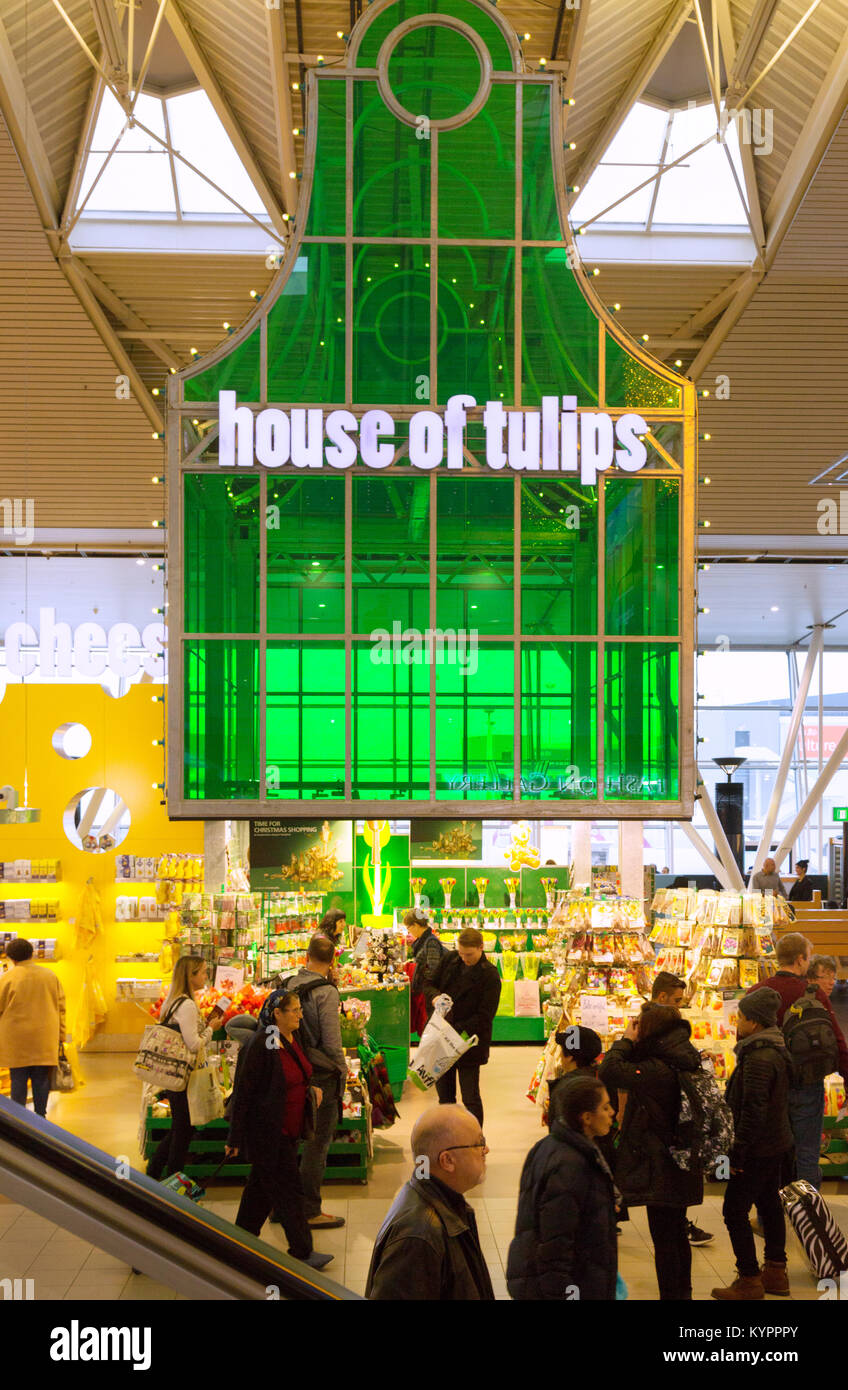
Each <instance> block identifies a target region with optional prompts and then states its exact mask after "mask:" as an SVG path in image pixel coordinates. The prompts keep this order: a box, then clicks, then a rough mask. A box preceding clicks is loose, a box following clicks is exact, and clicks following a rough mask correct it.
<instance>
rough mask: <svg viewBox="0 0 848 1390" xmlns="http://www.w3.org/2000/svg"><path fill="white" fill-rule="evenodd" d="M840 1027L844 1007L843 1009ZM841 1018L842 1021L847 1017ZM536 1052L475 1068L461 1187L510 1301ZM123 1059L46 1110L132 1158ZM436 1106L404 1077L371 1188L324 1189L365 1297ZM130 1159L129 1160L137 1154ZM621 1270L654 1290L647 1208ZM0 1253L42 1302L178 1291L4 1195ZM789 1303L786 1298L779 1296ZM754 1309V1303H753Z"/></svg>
mask: <svg viewBox="0 0 848 1390" xmlns="http://www.w3.org/2000/svg"><path fill="white" fill-rule="evenodd" d="M837 1012H838V1013H839V1015H840V1021H841V1022H842V1024H843V1026H844V1025H845V1018H846V1017H848V1008H844V1009H839V1008H837ZM843 1015H844V1016H845V1017H843ZM537 1060H538V1048H536V1047H532V1046H510V1047H495V1048H493V1050H492V1057H491V1061H490V1063H489V1065H488V1066H487V1067H486V1068H485V1069H484V1070H483V1076H482V1081H481V1092H482V1096H483V1103H484V1106H485V1135H486V1140H487V1142H488V1144H489V1147H490V1153H489V1156H488V1159H487V1162H486V1177H485V1180H484V1182H483V1183H481V1184H480V1186H479V1187H478V1188H476V1189H474V1190H473V1191H471V1192H469V1193H468V1194H467V1198H468V1200H469V1201H470V1203H471V1206H472V1207H473V1208H474V1214H475V1217H476V1220H477V1225H478V1229H479V1233H480V1243H481V1246H482V1249H483V1253H484V1255H485V1257H486V1262H487V1264H488V1267H489V1272H490V1274H491V1278H492V1286H493V1288H494V1292H495V1296H496V1298H498V1299H507V1298H508V1293H507V1288H506V1262H507V1253H508V1250H509V1243H510V1241H511V1239H512V1237H513V1234H514V1231H515V1211H516V1206H517V1200H518V1190H519V1183H520V1179H521V1170H522V1166H523V1164H524V1159H525V1157H526V1155H527V1153H528V1151H529V1150H530V1149H531V1148H532V1146H533V1145H534V1144H535V1143H536V1142H537V1141H538V1140H539V1139H541V1138H542V1137H543V1135H544V1133H545V1132H546V1131H544V1130H543V1129H542V1126H541V1123H540V1116H539V1113H538V1111H537V1109H536V1107H535V1105H533V1104H531V1103H530V1102H529V1101H528V1100H527V1099H526V1091H527V1088H528V1084H529V1081H530V1078H531V1076H532V1073H533V1069H534V1067H535V1065H536V1062H537ZM130 1061H131V1059H130V1058H128V1057H118V1056H103V1057H86V1058H85V1059H84V1061H83V1071H84V1075H85V1082H86V1084H85V1086H84V1087H81V1088H80V1089H79V1090H77V1091H75V1092H73V1093H72V1094H70V1095H66V1096H58V1095H57V1096H54V1097H53V1098H52V1099H51V1101H50V1105H49V1109H48V1117H49V1118H50V1119H51V1120H53V1121H54V1122H55V1123H56V1124H60V1125H62V1126H63V1127H64V1128H66V1129H68V1130H69V1131H70V1132H71V1133H72V1134H75V1135H77V1136H79V1137H80V1138H82V1139H86V1140H87V1141H88V1142H90V1143H93V1144H96V1145H98V1146H99V1147H101V1148H104V1149H105V1150H106V1151H107V1152H110V1153H114V1154H115V1155H116V1156H117V1155H120V1154H134V1153H135V1151H136V1150H135V1145H136V1131H137V1128H138V1094H137V1088H136V1086H135V1084H134V1082H133V1079H132V1077H131V1075H130V1072H129V1064H130ZM435 1104H436V1096H435V1093H434V1092H429V1093H427V1094H422V1093H421V1092H420V1091H418V1090H416V1088H415V1087H413V1086H411V1085H410V1084H409V1083H407V1085H406V1087H405V1089H404V1094H403V1098H402V1100H401V1102H400V1105H399V1109H400V1118H399V1119H398V1120H397V1121H396V1123H395V1124H394V1126H393V1127H392V1128H391V1129H390V1130H387V1131H384V1132H382V1133H380V1132H376V1133H375V1135H374V1160H373V1165H372V1167H371V1174H370V1179H369V1182H368V1185H367V1186H363V1185H361V1184H359V1183H350V1184H348V1183H335V1182H334V1183H331V1184H327V1186H326V1187H325V1189H324V1206H325V1210H327V1211H329V1212H332V1213H333V1214H338V1215H339V1216H343V1217H344V1218H345V1226H344V1227H343V1228H342V1229H340V1230H330V1231H322V1232H321V1233H320V1236H319V1238H318V1243H319V1244H320V1248H321V1249H322V1250H325V1251H326V1252H328V1253H330V1254H332V1255H333V1256H334V1259H333V1263H332V1264H331V1265H329V1266H328V1268H327V1274H328V1275H331V1276H332V1278H333V1279H334V1280H335V1281H336V1282H337V1283H340V1284H344V1285H345V1286H346V1287H347V1288H349V1289H350V1290H351V1291H352V1292H353V1293H359V1294H363V1293H364V1292H365V1282H366V1278H367V1274H368V1266H369V1263H370V1259H371V1251H372V1248H373V1245H374V1240H375V1238H376V1236H377V1233H378V1231H379V1229H380V1226H381V1225H382V1222H383V1220H384V1218H385V1216H386V1213H387V1212H388V1210H389V1207H390V1206H391V1203H392V1200H393V1198H394V1196H395V1194H396V1192H397V1190H398V1188H399V1187H400V1186H401V1185H402V1183H404V1182H405V1181H406V1180H407V1178H408V1177H409V1176H410V1173H411V1168H412V1160H411V1156H410V1148H409V1136H410V1133H411V1130H412V1126H413V1124H414V1123H415V1120H416V1119H417V1117H418V1116H419V1115H420V1114H421V1112H422V1110H424V1109H425V1108H427V1107H428V1106H432V1105H435ZM133 1162H134V1163H135V1162H137V1160H135V1159H134V1160H133ZM844 1187H845V1185H844V1183H842V1182H840V1181H828V1180H827V1179H825V1182H824V1184H823V1187H822V1192H823V1194H824V1195H825V1197H826V1199H827V1202H828V1205H829V1207H830V1209H831V1211H832V1212H833V1214H834V1215H835V1216H836V1219H837V1220H838V1221H839V1223H840V1225H842V1226H843V1227H844V1228H846V1229H848V1193H845V1190H844ZM240 1196H241V1185H240V1184H227V1183H223V1182H215V1183H213V1184H212V1185H211V1186H210V1187H209V1189H208V1194H207V1197H206V1198H205V1199H204V1203H203V1205H204V1207H208V1209H209V1210H210V1211H213V1212H214V1213H216V1215H218V1216H222V1217H224V1218H225V1219H226V1220H229V1221H232V1220H233V1219H234V1217H235V1214H236V1210H237V1208H238V1203H239V1199H240ZM722 1197H723V1188H722V1187H719V1186H718V1185H716V1184H708V1185H707V1191H706V1195H705V1200H704V1203H703V1205H702V1206H700V1207H697V1208H692V1209H691V1210H690V1212H689V1217H690V1219H691V1220H692V1221H693V1222H694V1223H695V1225H696V1226H698V1227H699V1228H701V1229H702V1230H705V1231H708V1232H709V1233H711V1234H712V1235H713V1240H712V1241H711V1243H710V1244H709V1245H707V1246H703V1247H699V1248H695V1249H693V1251H692V1290H693V1295H694V1298H695V1300H709V1299H710V1290H711V1289H713V1288H715V1287H716V1286H717V1285H721V1284H729V1283H731V1282H732V1279H733V1277H734V1275H735V1270H734V1264H733V1255H732V1251H731V1248H730V1241H729V1239H728V1236H727V1232H726V1230H725V1227H724V1222H723V1220H722V1216H721V1204H722ZM620 1230H621V1235H620V1236H619V1270H620V1273H621V1275H622V1277H623V1279H624V1281H625V1283H626V1284H627V1288H628V1292H629V1296H630V1298H631V1299H636V1300H640V1301H654V1300H656V1299H657V1298H658V1293H657V1283H656V1278H655V1276H654V1262H653V1250H652V1245H651V1238H650V1235H649V1232H648V1223H647V1217H646V1215H645V1209H644V1207H637V1208H634V1209H633V1210H632V1211H631V1213H630V1219H629V1220H628V1221H625V1222H623V1223H622V1224H621V1227H620ZM787 1234H788V1244H787V1254H788V1270H789V1280H790V1285H791V1290H792V1298H793V1299H803V1300H815V1299H818V1298H820V1297H821V1294H820V1292H819V1290H818V1288H817V1285H816V1281H815V1279H814V1278H813V1276H812V1275H811V1273H810V1270H809V1265H808V1264H807V1261H806V1260H805V1258H804V1256H803V1254H802V1252H801V1249H800V1246H799V1245H798V1243H797V1241H796V1240H795V1239H794V1237H793V1236H792V1235H791V1232H788V1233H787ZM262 1238H263V1240H265V1241H266V1242H267V1243H268V1244H269V1245H272V1246H274V1247H276V1248H277V1249H281V1250H284V1249H285V1248H286V1241H285V1236H284V1235H283V1231H282V1228H281V1227H280V1226H278V1225H275V1224H273V1223H268V1224H267V1225H266V1226H265V1228H264V1230H263V1232H262ZM0 1255H2V1257H3V1267H4V1270H9V1271H10V1272H12V1271H13V1272H14V1275H15V1276H16V1277H18V1278H22V1279H27V1278H29V1279H34V1280H35V1281H36V1296H37V1298H39V1299H43V1298H44V1299H65V1298H67V1299H68V1300H79V1301H88V1300H104V1299H106V1300H112V1299H124V1300H126V1299H133V1300H143V1299H175V1298H176V1297H177V1295H176V1294H175V1293H174V1292H173V1290H171V1289H168V1288H166V1287H165V1286H164V1285H162V1284H157V1283H156V1282H155V1281H154V1280H152V1279H149V1278H147V1277H146V1276H145V1275H135V1274H133V1271H132V1269H131V1268H130V1267H129V1266H128V1265H122V1264H121V1262H120V1261H119V1260H117V1259H114V1258H113V1257H112V1256H110V1255H106V1254H103V1253H102V1252H101V1251H99V1250H96V1249H94V1247H92V1246H90V1245H87V1244H86V1242H84V1241H82V1240H78V1239H76V1238H75V1237H73V1236H70V1235H68V1234H67V1233H66V1232H65V1231H63V1230H61V1229H60V1228H57V1227H55V1226H53V1225H52V1224H51V1223H50V1222H49V1221H46V1220H44V1219H43V1218H41V1217H38V1216H35V1215H33V1214H32V1213H31V1212H29V1211H27V1210H25V1209H23V1208H20V1207H17V1206H15V1205H13V1204H12V1203H9V1202H5V1201H3V1199H0ZM783 1301H784V1302H785V1300H783ZM761 1306H762V1305H761Z"/></svg>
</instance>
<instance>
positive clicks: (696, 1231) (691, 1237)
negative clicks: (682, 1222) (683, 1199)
mask: <svg viewBox="0 0 848 1390" xmlns="http://www.w3.org/2000/svg"><path fill="white" fill-rule="evenodd" d="M686 1236H687V1239H688V1241H689V1244H690V1245H709V1243H710V1241H711V1240H715V1236H713V1235H711V1234H710V1232H709V1231H702V1230H701V1228H700V1227H699V1226H696V1225H695V1222H694V1221H687V1222H686Z"/></svg>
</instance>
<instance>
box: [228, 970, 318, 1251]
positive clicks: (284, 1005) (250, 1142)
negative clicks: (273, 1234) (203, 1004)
mask: <svg viewBox="0 0 848 1390" xmlns="http://www.w3.org/2000/svg"><path fill="white" fill-rule="evenodd" d="M302 1016H303V1015H302V1010H301V1003H300V999H299V998H298V996H297V994H294V993H290V994H286V993H281V994H280V996H279V998H278V999H277V1000H276V1003H275V1008H274V1015H273V1019H274V1021H273V1024H270V1025H268V1026H266V1027H261V1028H258V1029H257V1030H256V1032H255V1033H254V1035H253V1037H252V1039H251V1041H250V1042H249V1043H248V1045H247V1047H246V1048H244V1049H243V1050H242V1054H241V1056H240V1057H239V1061H238V1067H237V1069H236V1084H235V1091H234V1094H233V1100H232V1109H231V1114H230V1132H229V1135H228V1137H227V1144H226V1150H225V1152H226V1153H227V1154H228V1155H233V1156H235V1155H237V1154H238V1153H239V1151H240V1150H241V1149H245V1150H246V1152H247V1158H248V1159H249V1161H250V1164H251V1170H250V1176H249V1178H248V1180H247V1184H246V1186H245V1189H244V1192H243V1193H242V1198H241V1203H240V1204H239V1209H238V1215H237V1216H236V1225H237V1226H242V1227H243V1228H244V1230H246V1231H250V1232H251V1233H252V1234H253V1235H255V1236H258V1235H260V1233H261V1231H262V1227H263V1226H264V1224H265V1221H266V1219H267V1217H268V1216H270V1214H271V1212H272V1211H276V1212H279V1214H280V1215H279V1219H280V1220H281V1222H282V1224H283V1227H284V1229H285V1233H286V1239H287V1240H288V1242H289V1252H288V1253H289V1254H290V1255H292V1256H294V1258H295V1259H297V1260H303V1261H305V1263H306V1264H309V1265H311V1266H312V1267H313V1269H323V1268H324V1266H325V1265H328V1264H329V1263H330V1261H331V1260H332V1258H333V1257H332V1255H322V1254H319V1253H318V1251H317V1250H313V1248H312V1232H311V1230H310V1228H309V1222H308V1221H307V1218H306V1200H305V1197H304V1193H303V1185H302V1183H301V1180H300V1172H299V1170H298V1164H297V1148H298V1143H299V1141H300V1140H301V1139H303V1138H308V1137H309V1136H310V1135H311V1134H312V1133H313V1132H314V1126H315V1114H316V1112H317V1108H318V1106H319V1105H320V1103H321V1092H320V1089H317V1088H313V1087H312V1086H311V1085H310V1082H311V1079H312V1066H311V1064H310V1062H309V1059H308V1058H307V1056H306V1053H305V1052H304V1051H303V1049H302V1048H301V1047H300V1045H299V1043H298V1042H297V1040H296V1038H295V1036H294V1034H295V1031H296V1029H297V1027H298V1024H299V1023H300V1020H301V1018H302Z"/></svg>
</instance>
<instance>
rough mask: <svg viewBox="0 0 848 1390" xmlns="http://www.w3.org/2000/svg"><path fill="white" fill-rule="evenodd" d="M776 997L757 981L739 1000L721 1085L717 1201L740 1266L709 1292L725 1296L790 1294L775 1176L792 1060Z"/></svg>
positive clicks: (786, 1143)
mask: <svg viewBox="0 0 848 1390" xmlns="http://www.w3.org/2000/svg"><path fill="white" fill-rule="evenodd" d="M780 1002H781V1001H780V995H779V994H778V993H777V991H776V990H773V989H758V990H755V991H754V992H753V993H752V994H746V995H745V996H744V997H743V998H742V999H740V1000H739V1021H738V1023H737V1025H736V1037H737V1039H738V1041H737V1043H736V1049H735V1051H736V1067H735V1069H734V1071H733V1074H732V1076H731V1078H730V1081H729V1082H728V1084H727V1091H726V1093H725V1100H726V1101H727V1104H728V1105H729V1106H730V1109H731V1112H732V1114H733V1127H734V1139H733V1146H732V1148H731V1150H730V1154H729V1155H728V1157H729V1160H730V1180H729V1182H728V1184H727V1190H726V1192H725V1195H724V1207H723V1209H722V1214H723V1216H724V1224H725V1225H726V1227H727V1232H728V1235H729V1236H730V1243H731V1245H732V1246H733V1253H734V1255H735V1256H736V1267H737V1270H738V1274H737V1277H736V1279H735V1280H734V1281H733V1283H732V1284H730V1285H728V1286H727V1287H722V1288H717V1289H713V1291H712V1296H713V1298H717V1299H721V1300H724V1301H737V1302H739V1301H744V1302H747V1301H751V1300H754V1299H761V1298H764V1297H765V1295H766V1294H767V1293H769V1294H782V1295H783V1296H787V1295H788V1294H789V1279H788V1277H787V1273H786V1223H785V1221H784V1218H783V1207H782V1205H781V1201H780V1176H781V1167H782V1165H783V1163H784V1161H785V1159H786V1155H787V1152H788V1150H790V1149H791V1148H792V1142H793V1141H792V1128H791V1126H790V1124H789V1086H790V1083H791V1079H792V1061H791V1058H790V1056H789V1053H788V1051H787V1048H786V1044H785V1042H784V1040H783V1034H782V1032H781V1031H780V1029H779V1028H778V1026H777V1011H778V1009H779V1008H780ZM754 1204H756V1207H757V1210H758V1211H759V1213H760V1220H761V1221H762V1225H763V1231H764V1234H765V1263H764V1265H763V1268H762V1269H760V1266H759V1262H758V1260H757V1253H756V1248H755V1246H754V1234H753V1231H752V1230H751V1226H750V1223H749V1220H748V1217H749V1213H750V1211H751V1207H752V1206H753V1205H754Z"/></svg>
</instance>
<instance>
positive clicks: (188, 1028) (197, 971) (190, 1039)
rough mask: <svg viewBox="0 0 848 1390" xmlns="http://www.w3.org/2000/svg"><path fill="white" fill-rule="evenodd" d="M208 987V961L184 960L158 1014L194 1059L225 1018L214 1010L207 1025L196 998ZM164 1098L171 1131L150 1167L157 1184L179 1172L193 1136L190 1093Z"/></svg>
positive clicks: (167, 1133)
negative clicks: (173, 1029)
mask: <svg viewBox="0 0 848 1390" xmlns="http://www.w3.org/2000/svg"><path fill="white" fill-rule="evenodd" d="M205 984H206V961H205V960H203V959H202V958H201V957H200V956H182V957H181V958H180V959H179V960H178V961H177V963H176V965H175V967H174V975H173V979H172V980H171V988H170V989H169V991H168V995H167V998H166V999H165V1002H164V1004H163V1005H162V1009H161V1012H160V1014H159V1018H160V1020H161V1022H162V1024H163V1025H166V1026H167V1027H170V1028H178V1029H179V1031H180V1034H181V1036H182V1040H183V1042H184V1043H185V1046H186V1047H187V1048H188V1050H189V1052H192V1053H194V1055H195V1056H197V1054H198V1053H199V1052H200V1049H201V1048H202V1047H205V1045H206V1044H207V1043H208V1042H209V1039H210V1038H211V1037H212V1033H213V1031H214V1029H215V1028H216V1027H217V1026H218V1024H219V1023H220V1020H221V1019H222V1018H223V1014H222V1013H221V1010H220V1009H218V1008H215V1009H213V1010H212V1012H211V1013H210V1015H209V1019H208V1023H206V1024H205V1023H204V1021H203V1015H202V1014H201V1012H200V1009H199V1008H198V1006H197V1001H196V998H195V995H196V994H197V991H198V990H201V989H202V988H203V986H204V985H205ZM161 1094H162V1095H163V1096H164V1097H165V1099H166V1100H167V1101H168V1103H169V1105H170V1107H171V1128H170V1129H169V1130H168V1131H167V1132H166V1134H165V1135H164V1137H163V1138H162V1139H160V1141H159V1143H158V1144H157V1146H156V1149H155V1151H154V1153H153V1155H152V1157H151V1159H150V1161H149V1163H148V1165H147V1176H148V1177H149V1178H154V1179H156V1180H157V1181H158V1180H159V1179H161V1178H163V1177H165V1176H166V1175H170V1174H171V1173H178V1172H179V1171H180V1169H181V1168H182V1167H183V1164H184V1163H185V1161H186V1158H187V1156H188V1151H189V1146H190V1144H191V1141H192V1137H193V1135H194V1129H193V1128H192V1123H191V1119H190V1116H189V1109H188V1092H187V1090H184V1091H163V1092H161ZM166 1170H167V1174H166Z"/></svg>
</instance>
